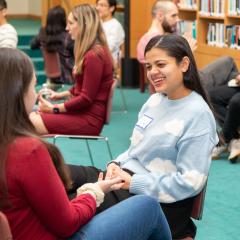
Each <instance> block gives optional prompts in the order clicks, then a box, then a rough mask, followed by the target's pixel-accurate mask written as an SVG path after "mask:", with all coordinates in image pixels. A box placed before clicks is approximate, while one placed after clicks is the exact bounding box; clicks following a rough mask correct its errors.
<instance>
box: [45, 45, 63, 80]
mask: <svg viewBox="0 0 240 240" xmlns="http://www.w3.org/2000/svg"><path fill="white" fill-rule="evenodd" d="M41 51H42V54H43V59H44V70H45V73H46V76H47V78H49V79H57V78H59V79H60V77H61V65H60V58H59V54H58V52H48V51H47V50H46V48H45V47H41Z"/></svg>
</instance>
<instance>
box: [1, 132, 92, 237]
mask: <svg viewBox="0 0 240 240" xmlns="http://www.w3.org/2000/svg"><path fill="white" fill-rule="evenodd" d="M6 177H7V185H8V191H9V198H10V202H11V204H12V208H11V209H10V210H7V211H4V212H5V214H6V215H7V218H8V220H9V223H10V227H11V230H12V233H13V239H15V240H23V239H24V240H28V239H29V240H33V239H34V240H38V239H41V240H43V239H44V240H50V239H51V240H52V239H62V238H63V239H64V238H67V237H68V236H71V235H72V234H73V233H74V232H76V231H77V230H78V229H79V228H80V227H81V226H82V225H83V224H85V223H86V222H88V221H89V220H90V219H91V218H92V217H93V215H94V214H95V211H96V202H95V200H94V199H93V197H92V196H91V195H90V194H83V195H81V196H79V197H77V198H75V199H73V200H72V201H69V200H68V197H67V194H66V192H65V189H64V186H63V184H62V182H61V180H60V178H59V176H58V174H57V171H56V169H55V167H54V165H53V163H52V160H51V158H50V155H49V153H48V151H47V149H46V147H45V146H44V145H43V144H42V143H41V142H40V141H39V140H38V139H34V138H30V137H21V138H17V139H16V140H15V141H14V142H13V143H12V144H11V146H10V148H9V151H8V159H7V164H6Z"/></svg>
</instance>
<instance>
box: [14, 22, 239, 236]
mask: <svg viewBox="0 0 240 240" xmlns="http://www.w3.org/2000/svg"><path fill="white" fill-rule="evenodd" d="M11 23H13V24H14V26H15V27H16V28H17V30H18V33H19V34H20V35H22V36H23V35H24V34H26V35H35V34H36V33H37V32H38V30H39V27H40V23H39V22H35V21H33V22H32V21H23V20H17V21H15V20H14V21H11ZM27 41H29V38H26V37H25V39H22V40H21V43H22V45H25V44H27ZM25 50H26V49H25ZM26 51H27V52H28V50H26ZM33 59H34V61H35V64H36V68H37V69H38V68H39V69H38V70H41V69H40V68H42V66H43V65H42V63H39V58H38V57H37V56H35V58H33ZM40 77H41V74H39V78H40ZM124 93H125V96H126V99H127V105H128V113H127V114H124V113H123V112H119V110H121V109H122V101H121V98H120V92H119V89H116V92H115V96H114V100H113V109H112V110H113V112H112V115H111V121H110V124H109V125H106V126H104V129H103V131H102V134H103V135H105V136H108V137H109V141H110V145H111V149H112V152H113V155H114V157H116V156H118V154H120V153H122V152H123V151H125V150H126V149H127V147H128V145H129V137H130V135H131V132H132V129H133V126H134V123H135V121H136V119H137V113H138V111H139V109H140V107H141V106H142V104H143V103H144V102H145V101H146V99H147V98H148V94H147V93H145V94H141V93H140V92H139V90H136V89H125V90H124ZM57 145H58V146H59V147H60V149H61V151H62V153H63V155H64V157H65V159H66V161H67V162H68V163H73V164H82V165H90V160H89V157H88V154H87V151H86V145H85V142H84V141H79V140H58V142H57ZM91 147H92V149H93V155H94V161H95V165H96V166H97V167H99V168H105V165H106V162H107V161H109V156H108V154H107V149H106V146H105V144H103V143H102V142H100V141H93V142H91ZM196 154H197V153H196ZM226 159H227V158H226V156H223V159H221V160H218V161H213V162H212V165H211V170H210V174H209V179H208V186H207V193H206V199H205V206H204V211H203V219H202V220H201V221H196V224H197V227H198V232H197V237H196V240H240V236H239V235H240V234H239V233H240V231H239V227H240V223H239V221H240V211H239V208H238V206H239V205H240V187H239V180H240V163H239V161H238V163H237V164H234V165H233V164H230V163H229V162H228V161H227V160H226Z"/></svg>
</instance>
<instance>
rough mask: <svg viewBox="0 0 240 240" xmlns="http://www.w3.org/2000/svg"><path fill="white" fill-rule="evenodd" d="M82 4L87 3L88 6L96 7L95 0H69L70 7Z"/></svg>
mask: <svg viewBox="0 0 240 240" xmlns="http://www.w3.org/2000/svg"><path fill="white" fill-rule="evenodd" d="M83 3H89V4H93V5H96V0H71V4H72V6H76V5H79V4H83Z"/></svg>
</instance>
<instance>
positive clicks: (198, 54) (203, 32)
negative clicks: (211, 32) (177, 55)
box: [179, 0, 240, 68]
mask: <svg viewBox="0 0 240 240" xmlns="http://www.w3.org/2000/svg"><path fill="white" fill-rule="evenodd" d="M230 1H232V0H222V3H224V16H210V15H209V16H207V15H204V14H202V13H201V11H200V10H201V9H200V8H201V0H197V9H196V10H193V9H189V8H186V7H185V8H179V16H180V18H181V19H184V20H192V21H193V20H196V23H197V42H198V47H197V49H196V50H195V53H194V55H195V58H196V61H197V65H198V67H199V68H202V67H204V66H206V65H207V64H209V63H210V62H212V61H214V60H215V59H217V58H219V57H221V56H227V55H228V56H231V57H233V58H234V60H235V61H236V64H237V66H238V68H240V50H238V49H233V48H229V47H216V46H210V45H208V44H207V34H208V24H209V23H222V24H224V26H226V25H240V21H239V20H240V16H239V15H233V14H229V12H228V9H229V5H228V4H230Z"/></svg>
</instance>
